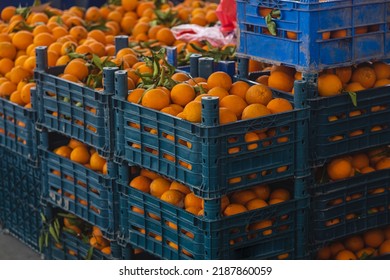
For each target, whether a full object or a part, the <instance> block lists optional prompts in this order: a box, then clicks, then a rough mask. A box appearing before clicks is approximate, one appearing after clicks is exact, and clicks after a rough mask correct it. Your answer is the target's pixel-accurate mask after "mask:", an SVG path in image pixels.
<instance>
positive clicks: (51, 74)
mask: <svg viewBox="0 0 390 280" xmlns="http://www.w3.org/2000/svg"><path fill="white" fill-rule="evenodd" d="M36 54H37V67H36V69H35V72H34V78H35V80H36V83H37V92H36V95H35V96H33V102H34V103H35V104H37V110H38V119H37V124H39V125H40V126H42V127H46V128H48V129H50V130H53V131H57V132H60V133H63V134H65V135H66V136H68V137H72V138H75V139H77V140H79V141H82V142H84V143H86V144H88V145H90V146H93V147H95V148H97V149H99V150H101V151H103V152H105V154H106V155H107V156H109V155H110V154H111V153H113V152H114V150H113V149H114V148H113V145H114V144H113V143H114V142H113V141H114V140H113V130H114V128H113V121H114V116H113V106H112V99H111V97H112V95H113V94H114V72H115V70H117V69H118V68H116V67H113V68H108V67H107V68H105V69H104V73H103V79H104V89H103V90H95V89H92V88H89V87H87V86H85V85H80V84H77V83H74V82H70V81H67V80H64V79H61V78H60V77H58V75H59V74H61V73H63V71H64V68H65V66H57V67H52V68H48V66H47V48H46V47H37V49H36Z"/></svg>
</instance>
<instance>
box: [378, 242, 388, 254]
mask: <svg viewBox="0 0 390 280" xmlns="http://www.w3.org/2000/svg"><path fill="white" fill-rule="evenodd" d="M389 253H390V239H387V240H385V241H384V242H383V243H382V244H381V245H380V247H379V255H380V256H383V255H386V254H389Z"/></svg>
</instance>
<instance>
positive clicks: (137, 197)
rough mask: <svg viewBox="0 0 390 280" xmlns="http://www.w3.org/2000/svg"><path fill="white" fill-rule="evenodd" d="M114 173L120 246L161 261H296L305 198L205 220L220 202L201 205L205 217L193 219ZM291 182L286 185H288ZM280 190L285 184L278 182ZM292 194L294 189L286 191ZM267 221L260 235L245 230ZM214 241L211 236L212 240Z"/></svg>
mask: <svg viewBox="0 0 390 280" xmlns="http://www.w3.org/2000/svg"><path fill="white" fill-rule="evenodd" d="M129 169H130V167H129V166H127V165H123V166H122V167H121V168H119V173H120V174H121V175H120V178H119V179H118V182H119V190H120V223H121V229H120V231H121V234H120V236H119V240H121V243H125V244H130V245H131V246H133V247H134V248H141V249H144V250H145V251H146V252H148V253H150V254H152V255H154V256H157V257H159V258H162V259H278V258H284V257H286V258H289V259H295V258H299V257H300V256H298V252H300V250H302V248H298V247H297V246H305V244H301V243H299V242H298V237H297V236H298V235H299V234H301V232H302V231H303V228H302V227H301V224H300V223H299V222H298V221H299V218H298V216H299V214H300V213H301V211H304V210H305V209H306V208H307V207H308V201H309V199H308V197H305V198H297V199H291V200H289V201H286V202H283V203H280V204H275V205H272V206H269V207H266V208H262V209H257V210H254V211H250V212H246V213H241V214H238V215H235V216H231V217H221V216H218V217H215V218H213V219H210V218H208V217H207V216H208V213H207V209H206V204H207V203H210V204H211V203H213V204H214V205H215V206H214V207H217V209H218V210H217V211H218V212H219V209H220V204H219V203H220V201H219V200H214V201H208V202H207V201H205V217H202V216H195V215H193V214H191V213H189V212H187V211H186V210H184V209H181V208H178V207H176V206H174V205H172V204H168V203H166V202H164V201H161V200H160V199H158V198H156V197H153V196H152V195H150V194H147V193H144V192H141V191H139V190H137V189H135V188H132V187H129V182H130V180H131V178H133V177H132V176H134V174H131V171H129ZM290 183H291V182H290ZM281 185H283V186H284V187H286V186H288V182H283V184H281ZM290 191H291V192H292V193H293V192H294V190H293V189H291V190H290ZM264 220H272V221H273V223H272V225H271V226H268V227H265V228H263V229H261V230H259V231H256V232H255V231H250V230H248V225H250V224H252V223H257V222H260V221H264ZM214 236H215V237H214Z"/></svg>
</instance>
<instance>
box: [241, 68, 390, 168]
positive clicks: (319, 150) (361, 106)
mask: <svg viewBox="0 0 390 280" xmlns="http://www.w3.org/2000/svg"><path fill="white" fill-rule="evenodd" d="M264 74H267V73H264V72H258V73H251V74H249V81H251V82H252V83H253V81H254V80H256V78H257V77H259V76H260V75H264ZM308 78H309V79H310V80H309V82H308V87H307V89H308V91H309V92H310V93H309V96H310V97H308V99H307V104H308V106H309V108H310V121H309V158H310V161H311V163H312V164H313V165H315V166H319V165H322V164H323V163H324V162H325V161H326V160H328V159H329V158H332V157H335V156H338V155H342V154H346V153H352V152H356V151H360V150H362V149H367V148H372V147H376V146H380V145H386V144H388V143H390V95H389V94H388V92H389V90H390V87H389V86H384V87H378V88H372V89H367V90H362V91H358V92H356V101H357V106H355V105H354V104H353V102H352V99H351V97H350V96H349V95H348V94H347V93H343V94H340V95H336V96H331V97H318V94H317V89H316V88H317V80H316V75H314V76H312V77H308ZM278 94H279V96H281V97H283V98H286V99H288V100H293V98H294V95H292V94H290V93H286V92H278ZM297 94H300V93H297ZM358 112H360V113H358ZM334 117H337V119H335V118H334ZM353 133H358V134H357V135H354V134H353Z"/></svg>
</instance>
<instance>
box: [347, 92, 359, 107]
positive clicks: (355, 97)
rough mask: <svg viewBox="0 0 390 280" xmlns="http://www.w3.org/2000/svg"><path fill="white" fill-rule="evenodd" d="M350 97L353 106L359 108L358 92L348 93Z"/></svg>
mask: <svg viewBox="0 0 390 280" xmlns="http://www.w3.org/2000/svg"><path fill="white" fill-rule="evenodd" d="M347 93H348V95H349V97H350V98H351V101H352V104H353V106H355V107H357V95H356V92H352V91H348V92H347Z"/></svg>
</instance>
